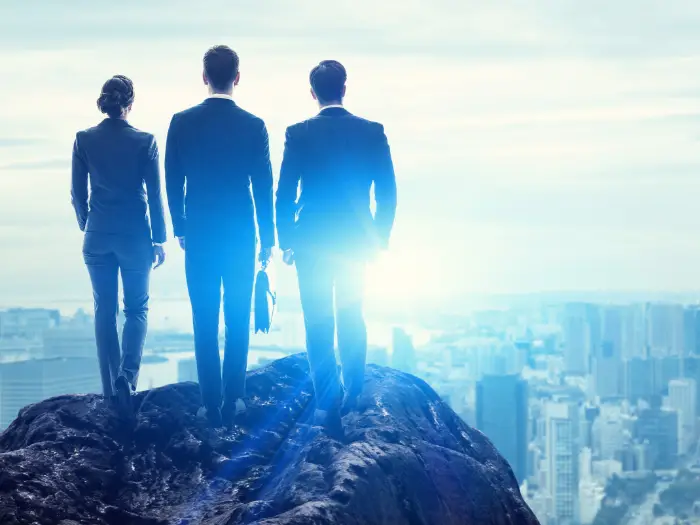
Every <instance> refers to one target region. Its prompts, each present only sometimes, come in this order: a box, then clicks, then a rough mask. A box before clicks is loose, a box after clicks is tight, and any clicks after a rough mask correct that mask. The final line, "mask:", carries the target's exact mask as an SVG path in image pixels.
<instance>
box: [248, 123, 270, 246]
mask: <svg viewBox="0 0 700 525" xmlns="http://www.w3.org/2000/svg"><path fill="white" fill-rule="evenodd" d="M251 160H252V166H251V170H250V181H251V183H252V185H253V199H254V200H255V214H256V216H257V219H258V230H259V234H260V247H261V248H272V247H273V246H274V245H275V211H274V207H273V204H272V164H271V163H270V142H269V138H268V135H267V128H266V127H265V124H264V123H263V122H262V121H260V128H259V135H258V136H256V137H255V138H254V146H253V149H252V159H251Z"/></svg>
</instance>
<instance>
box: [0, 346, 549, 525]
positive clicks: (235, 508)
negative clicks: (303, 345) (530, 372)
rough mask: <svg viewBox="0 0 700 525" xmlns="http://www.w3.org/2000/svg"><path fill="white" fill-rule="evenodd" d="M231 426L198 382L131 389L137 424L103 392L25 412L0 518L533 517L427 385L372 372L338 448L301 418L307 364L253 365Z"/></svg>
mask: <svg viewBox="0 0 700 525" xmlns="http://www.w3.org/2000/svg"><path fill="white" fill-rule="evenodd" d="M248 393H249V395H250V397H251V405H252V406H251V409H250V410H249V416H248V418H247V420H246V421H245V422H244V423H242V424H241V425H240V426H237V427H235V428H234V429H233V430H232V431H225V430H210V429H208V428H207V427H206V425H204V424H203V422H201V421H200V420H198V419H197V417H196V415H195V413H196V409H197V407H198V401H199V395H198V389H197V386H196V385H195V384H192V383H181V384H176V385H170V386H167V387H163V388H158V389H155V390H151V391H149V392H146V393H141V394H139V395H138V397H137V405H138V416H137V420H136V423H135V425H134V424H132V425H128V424H125V423H124V422H123V421H120V420H119V418H118V417H117V415H116V413H115V412H114V411H113V410H112V409H111V408H110V407H108V406H107V405H106V404H105V402H104V400H103V399H102V397H101V396H97V395H87V396H63V397H58V398H54V399H49V400H47V401H44V402H42V403H39V404H36V405H33V406H30V407H27V408H25V409H24V410H22V412H21V413H20V414H19V417H18V419H17V420H16V421H15V422H14V423H13V424H12V425H11V426H10V427H9V428H8V429H7V430H6V431H5V432H4V433H3V434H2V435H0V523H2V524H3V525H15V524H23V525H24V524H42V525H43V524H46V525H49V524H50V525H77V524H89V525H104V524H110V525H111V524H114V525H116V524H119V525H124V524H131V525H166V524H175V525H185V524H188V525H194V524H208V525H234V524H250V523H256V524H261V525H262V524H264V525H273V524H274V525H282V524H285V525H292V524H331V523H333V524H357V525H360V524H387V525H388V524H391V525H397V524H410V525H418V524H431V525H432V524H439V525H450V524H460V525H461V524H479V525H483V524H536V523H537V520H536V518H535V517H534V515H533V514H532V512H531V511H530V509H529V508H528V507H527V505H526V504H525V503H524V502H523V499H522V497H521V495H520V492H519V490H518V487H517V484H516V481H515V478H514V477H513V474H512V472H511V469H510V467H509V466H508V464H507V463H506V462H505V460H504V459H503V458H502V457H501V456H500V455H499V454H498V453H497V452H496V450H495V449H494V447H493V446H492V445H491V443H490V442H489V441H488V440H487V439H486V438H485V437H484V436H483V435H482V434H481V433H479V432H478V431H476V430H474V429H472V428H470V427H468V426H467V425H466V424H465V423H464V422H462V421H461V420H460V419H459V418H458V417H457V416H456V415H455V414H454V412H453V411H452V410H451V409H450V408H449V407H448V406H447V405H445V404H444V403H443V402H442V401H441V400H440V399H439V397H438V396H437V395H436V394H435V392H434V391H433V390H432V389H430V387H428V386H427V385H426V384H425V383H424V382H423V381H421V380H419V379H417V378H415V377H412V376H409V375H406V374H403V373H400V372H398V371H396V370H392V369H388V368H379V367H369V369H368V373H367V382H366V385H365V391H364V394H363V396H362V398H361V400H360V403H359V406H358V407H357V410H356V411H355V412H352V413H350V414H348V415H347V416H346V417H345V418H344V419H343V422H344V426H345V428H346V433H347V439H346V441H345V442H343V443H340V442H338V441H334V440H333V439H330V438H329V437H326V436H325V434H324V433H323V432H322V431H321V430H320V429H318V428H316V427H312V426H310V425H309V424H308V421H309V419H310V415H311V412H312V407H313V399H312V392H311V385H310V382H309V378H308V370H307V365H306V360H305V359H304V357H303V356H292V357H289V358H286V359H282V360H280V361H276V362H274V363H272V364H271V365H269V366H267V367H265V368H261V369H258V370H255V371H253V372H250V373H249V375H248Z"/></svg>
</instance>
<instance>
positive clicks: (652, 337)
mask: <svg viewBox="0 0 700 525" xmlns="http://www.w3.org/2000/svg"><path fill="white" fill-rule="evenodd" d="M684 317H685V313H684V310H683V306H681V305H679V304H661V303H652V304H649V305H647V330H648V332H647V339H648V342H649V350H650V352H651V355H652V356H653V357H667V356H681V355H683V354H684V336H685V334H684V330H683V323H684Z"/></svg>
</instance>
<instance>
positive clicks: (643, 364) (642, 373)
mask: <svg viewBox="0 0 700 525" xmlns="http://www.w3.org/2000/svg"><path fill="white" fill-rule="evenodd" d="M654 365H655V360H654V359H642V358H639V357H635V358H632V359H629V360H628V361H625V364H624V370H625V373H624V376H625V379H624V386H625V398H626V399H627V400H628V401H630V402H632V403H635V402H637V401H638V400H640V399H643V400H647V401H648V400H649V399H651V397H652V396H653V395H654V394H656V393H657V392H656V391H655V389H654Z"/></svg>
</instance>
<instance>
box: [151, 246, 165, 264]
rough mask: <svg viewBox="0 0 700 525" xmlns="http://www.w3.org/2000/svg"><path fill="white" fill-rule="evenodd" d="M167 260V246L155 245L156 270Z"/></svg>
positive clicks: (154, 259) (154, 261) (154, 262)
mask: <svg viewBox="0 0 700 525" xmlns="http://www.w3.org/2000/svg"><path fill="white" fill-rule="evenodd" d="M164 262H165V248H163V245H162V244H154V245H153V269H154V270H155V269H156V268H158V267H159V266H160V265H161V264H163V263H164Z"/></svg>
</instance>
